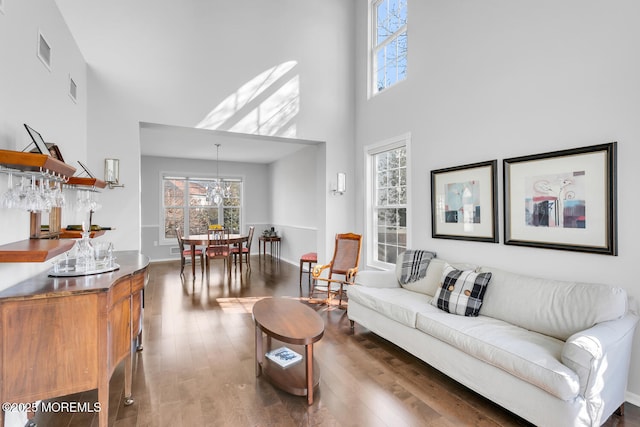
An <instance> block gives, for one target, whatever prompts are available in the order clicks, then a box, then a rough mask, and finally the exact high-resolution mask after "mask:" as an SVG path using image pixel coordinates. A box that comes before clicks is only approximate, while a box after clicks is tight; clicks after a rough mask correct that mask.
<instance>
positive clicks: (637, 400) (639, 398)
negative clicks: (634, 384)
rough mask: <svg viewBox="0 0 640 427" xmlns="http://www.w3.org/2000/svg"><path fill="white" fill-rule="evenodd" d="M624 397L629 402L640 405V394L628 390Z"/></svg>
mask: <svg viewBox="0 0 640 427" xmlns="http://www.w3.org/2000/svg"><path fill="white" fill-rule="evenodd" d="M624 398H625V400H626V401H627V402H629V403H631V404H632V405H635V406H638V407H640V395H638V394H635V393H631V392H630V391H627V392H626V393H625V394H624Z"/></svg>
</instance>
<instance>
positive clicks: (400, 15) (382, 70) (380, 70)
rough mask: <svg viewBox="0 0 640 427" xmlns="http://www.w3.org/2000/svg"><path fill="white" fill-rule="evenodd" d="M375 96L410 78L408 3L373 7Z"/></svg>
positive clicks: (384, 1)
mask: <svg viewBox="0 0 640 427" xmlns="http://www.w3.org/2000/svg"><path fill="white" fill-rule="evenodd" d="M371 6H372V10H371V17H372V25H371V27H372V29H373V31H372V40H371V46H372V55H371V69H372V70H371V71H372V72H371V75H372V89H373V93H374V94H375V93H377V92H380V91H382V90H384V89H386V88H388V87H389V86H392V85H394V84H396V83H397V82H399V81H401V80H404V79H406V78H407V0H375V1H374V2H373V3H372V5H371Z"/></svg>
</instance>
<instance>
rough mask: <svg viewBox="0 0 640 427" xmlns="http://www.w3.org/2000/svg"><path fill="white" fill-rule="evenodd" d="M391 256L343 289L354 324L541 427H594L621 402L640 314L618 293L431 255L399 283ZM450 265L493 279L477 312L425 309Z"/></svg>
mask: <svg viewBox="0 0 640 427" xmlns="http://www.w3.org/2000/svg"><path fill="white" fill-rule="evenodd" d="M399 258H400V259H399V260H398V264H397V268H396V271H361V272H359V273H358V275H357V277H356V284H355V285H353V286H349V288H348V297H349V305H348V316H349V319H350V321H351V322H352V323H351V324H352V326H353V322H356V323H358V324H359V325H362V326H364V327H365V328H367V329H369V330H370V331H372V332H374V333H376V334H378V335H380V336H381V337H383V338H385V339H387V340H389V341H391V342H393V343H394V344H396V345H398V346H399V347H401V348H403V349H405V350H406V351H408V352H410V353H411V354H413V355H415V356H416V357H418V358H420V359H422V360H423V361H425V362H426V363H428V364H429V365H431V366H433V367H434V368H436V369H438V370H440V371H442V372H443V373H445V374H446V375H448V376H450V377H451V378H453V379H455V380H456V381H458V382H460V383H462V384H464V385H465V386H467V387H469V388H470V389H472V390H474V391H476V392H478V393H480V394H481V395H483V396H485V397H487V398H488V399H490V400H492V401H494V402H496V403H497V404H499V405H501V406H502V407H504V408H506V409H508V410H510V411H512V412H514V413H515V414H518V415H519V416H521V417H522V418H524V419H526V420H528V421H530V422H532V423H534V424H536V425H539V426H558V427H567V426H599V425H601V424H602V423H604V422H605V421H606V420H607V419H608V417H609V416H610V415H611V414H612V413H613V412H614V411H616V410H617V409H618V408H619V407H621V405H622V404H623V403H624V401H625V390H626V385H627V377H628V372H629V362H630V357H631V345H632V340H633V335H634V330H635V327H636V323H637V321H638V317H637V316H636V315H635V314H633V313H631V312H629V311H628V308H627V305H628V304H627V295H626V292H625V291H624V290H623V289H621V288H617V287H613V286H608V285H598V284H587V283H576V282H564V281H555V280H548V279H540V278H535V277H529V276H524V275H519V274H515V273H510V272H507V271H501V270H499V269H495V268H490V267H479V266H475V265H466V264H456V263H447V262H446V261H443V260H441V259H438V258H434V259H432V260H431V261H430V263H429V264H428V267H427V270H426V276H425V277H423V278H420V279H419V280H417V281H414V282H410V283H406V284H404V285H400V282H399V281H400V278H401V267H400V266H401V264H402V255H401V256H400V257H399ZM452 269H457V270H460V271H467V272H469V270H472V271H473V272H478V273H491V275H490V276H491V277H490V280H489V283H488V285H487V286H486V288H485V289H486V292H485V293H484V298H483V302H482V305H481V308H480V311H479V315H478V316H476V317H473V316H465V315H458V314H451V313H448V312H446V311H444V310H442V309H441V308H438V307H436V306H434V305H433V301H434V296H435V295H436V292H438V288H440V287H441V283H442V280H443V272H444V273H447V272H449V273H450V272H451V271H452ZM484 277H488V276H487V275H485V276H484Z"/></svg>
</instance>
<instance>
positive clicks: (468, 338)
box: [416, 310, 580, 400]
mask: <svg viewBox="0 0 640 427" xmlns="http://www.w3.org/2000/svg"><path fill="white" fill-rule="evenodd" d="M416 328H417V329H419V330H421V331H423V332H426V333H428V334H429V335H431V336H433V337H435V338H438V339H440V340H442V341H444V342H446V343H448V344H450V345H452V346H454V347H456V348H457V349H459V350H461V351H464V352H465V353H467V354H469V355H471V356H473V357H475V358H477V359H480V360H482V361H484V362H486V363H489V364H491V365H493V366H495V367H497V368H500V369H502V370H504V371H506V372H509V373H510V374H512V375H514V376H516V377H518V378H520V379H522V380H524V381H527V382H529V383H532V384H534V385H536V386H537V387H539V388H541V389H542V390H545V391H546V392H548V393H550V394H552V395H554V396H556V397H558V398H560V399H562V400H572V399H574V398H575V397H576V396H577V395H578V392H579V389H580V383H579V379H578V375H577V374H576V373H575V372H573V371H572V370H571V369H569V368H568V367H567V366H565V365H563V364H562V363H561V362H560V357H561V352H562V347H563V345H564V343H563V342H562V341H560V340H558V339H555V338H552V337H549V336H546V335H543V334H539V333H536V332H532V331H527V330H526V329H523V328H519V327H517V326H514V325H510V324H509V323H507V322H503V321H501V320H498V319H493V318H491V317H486V316H484V315H482V316H478V317H465V316H454V315H452V314H449V313H445V312H443V311H440V310H438V311H436V312H422V313H420V314H418V317H417V322H416Z"/></svg>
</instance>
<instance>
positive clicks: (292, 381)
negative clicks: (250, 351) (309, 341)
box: [261, 339, 320, 396]
mask: <svg viewBox="0 0 640 427" xmlns="http://www.w3.org/2000/svg"><path fill="white" fill-rule="evenodd" d="M266 341H269V340H266ZM283 345H285V346H287V347H288V348H289V349H291V350H293V351H295V352H296V353H299V354H302V360H301V361H300V362H298V363H296V364H295V365H291V366H288V367H286V368H283V367H281V366H280V365H278V364H277V363H275V362H272V361H271V360H269V359H268V358H266V357H263V358H262V363H261V366H262V374H263V375H264V376H265V377H266V379H267V380H268V381H269V382H270V383H271V384H273V385H274V386H275V387H277V388H279V389H280V390H283V391H286V392H287V393H291V394H293V395H295V396H307V395H308V393H307V375H306V366H307V358H306V355H305V351H304V346H301V345H291V344H285V343H280V342H279V341H277V340H274V339H272V340H271V345H270V346H269V347H270V348H268V347H267V346H265V348H264V351H263V355H264V353H266V352H268V351H270V350H271V349H274V348H278V347H282V346H283ZM312 372H313V388H314V389H315V388H317V387H318V384H320V368H319V367H318V363H317V362H316V361H315V360H314V361H313V370H312Z"/></svg>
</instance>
